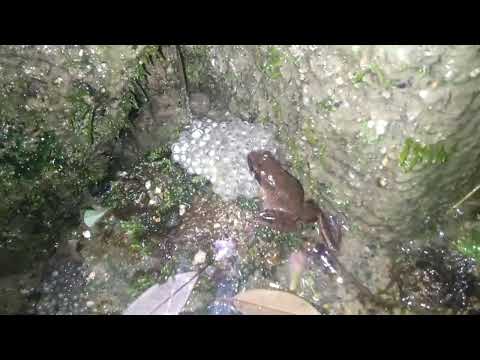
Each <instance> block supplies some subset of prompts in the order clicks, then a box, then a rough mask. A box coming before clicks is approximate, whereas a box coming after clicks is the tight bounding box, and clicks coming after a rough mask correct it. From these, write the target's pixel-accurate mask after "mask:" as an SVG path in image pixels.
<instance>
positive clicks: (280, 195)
mask: <svg viewBox="0 0 480 360" xmlns="http://www.w3.org/2000/svg"><path fill="white" fill-rule="evenodd" d="M247 163H248V167H249V170H250V172H251V173H252V174H253V176H254V178H255V180H256V181H257V182H258V184H259V186H260V196H261V198H262V201H263V209H262V211H261V212H260V214H259V220H260V222H261V223H263V224H265V225H267V226H269V227H271V228H273V229H275V230H278V231H280V232H294V231H297V230H298V229H299V228H300V227H301V226H302V225H306V224H312V223H316V222H318V224H319V232H320V235H321V237H322V240H323V241H324V242H325V243H326V244H327V245H328V247H329V248H332V249H338V246H339V243H340V240H341V229H340V224H339V222H338V220H337V219H336V218H335V217H334V216H331V215H330V214H328V213H327V212H326V211H324V210H322V209H320V208H319V207H318V206H317V205H316V204H315V202H314V201H313V200H311V199H310V200H305V193H304V190H303V186H302V184H301V183H300V181H298V179H297V178H295V177H294V176H293V175H291V174H290V173H289V172H288V171H287V170H285V168H284V167H283V166H282V164H281V163H280V161H278V160H277V159H276V158H275V156H274V155H273V154H272V152H270V151H268V150H254V151H251V152H250V153H249V154H248V155H247Z"/></svg>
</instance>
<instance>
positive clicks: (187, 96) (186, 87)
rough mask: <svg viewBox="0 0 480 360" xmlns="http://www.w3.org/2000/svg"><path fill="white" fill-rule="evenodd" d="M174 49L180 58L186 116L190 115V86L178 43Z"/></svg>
mask: <svg viewBox="0 0 480 360" xmlns="http://www.w3.org/2000/svg"><path fill="white" fill-rule="evenodd" d="M175 49H176V50H177V54H178V57H179V59H180V68H181V70H182V75H183V76H182V78H183V85H184V91H185V107H186V108H187V113H188V117H191V111H190V87H189V85H188V78H187V72H186V66H185V58H184V57H183V53H182V49H181V48H180V45H175Z"/></svg>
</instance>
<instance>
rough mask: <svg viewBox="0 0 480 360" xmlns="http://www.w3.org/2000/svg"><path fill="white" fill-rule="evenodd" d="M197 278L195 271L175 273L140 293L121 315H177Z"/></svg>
mask: <svg viewBox="0 0 480 360" xmlns="http://www.w3.org/2000/svg"><path fill="white" fill-rule="evenodd" d="M197 279H198V273H197V272H196V271H190V272H186V273H181V274H177V275H175V276H173V277H171V278H169V279H168V280H167V282H165V283H163V284H161V285H159V284H155V285H153V286H152V287H150V288H149V289H148V290H147V291H145V292H144V293H143V294H142V295H140V296H139V297H138V298H137V299H136V300H135V301H134V302H133V303H132V304H130V306H129V307H128V308H127V309H126V310H125V311H124V313H123V315H178V314H179V313H180V312H181V311H182V310H183V307H184V306H185V304H186V303H187V300H188V298H189V296H190V293H191V292H192V290H193V287H194V286H195V283H196V282H197Z"/></svg>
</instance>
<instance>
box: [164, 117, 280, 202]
mask: <svg viewBox="0 0 480 360" xmlns="http://www.w3.org/2000/svg"><path fill="white" fill-rule="evenodd" d="M260 149H262V150H269V151H271V152H272V153H273V154H275V153H276V151H277V144H276V143H275V140H274V134H273V132H272V131H271V130H270V129H267V128H266V127H263V126H262V125H259V124H250V123H248V122H245V121H240V120H233V121H228V122H218V121H214V120H211V119H206V118H205V119H202V120H194V121H193V122H192V124H191V125H189V126H188V127H187V129H186V130H185V131H184V132H183V133H182V134H181V135H180V138H179V140H178V141H177V142H176V143H175V144H173V145H172V156H173V160H174V161H176V162H178V163H180V165H181V166H182V167H183V168H185V169H186V170H187V172H189V173H190V174H197V175H202V176H205V177H206V178H207V179H208V180H210V182H211V183H212V185H213V191H215V193H217V194H219V195H220V196H222V197H223V198H224V199H226V200H233V199H235V198H237V197H238V196H245V197H247V198H252V197H255V196H256V195H257V194H258V184H257V182H256V181H255V179H254V178H253V175H252V174H251V173H250V171H249V169H248V163H247V155H248V153H249V152H251V151H253V150H260Z"/></svg>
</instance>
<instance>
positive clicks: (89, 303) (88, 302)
mask: <svg viewBox="0 0 480 360" xmlns="http://www.w3.org/2000/svg"><path fill="white" fill-rule="evenodd" d="M86 305H87V307H88V308H91V307H93V306H95V302H93V301H92V300H89V301H87V304H86Z"/></svg>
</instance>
